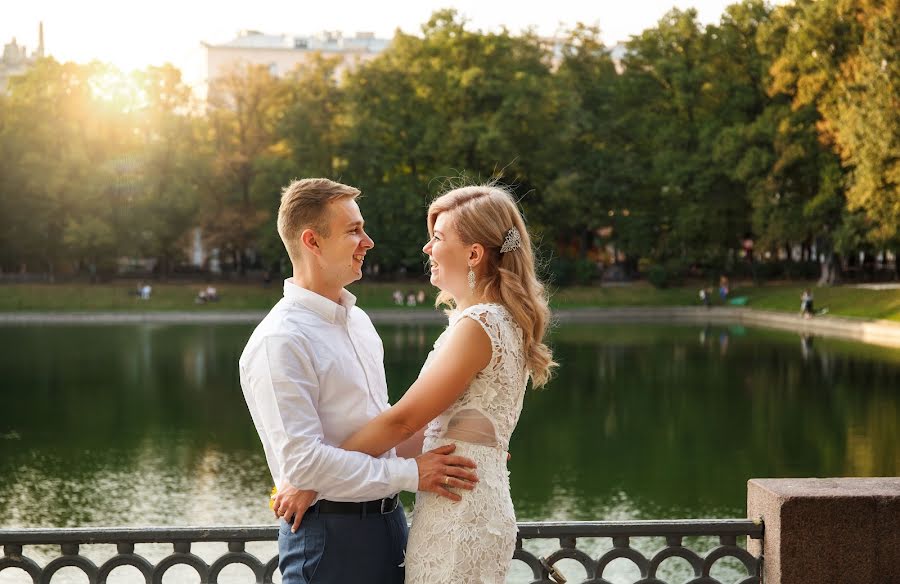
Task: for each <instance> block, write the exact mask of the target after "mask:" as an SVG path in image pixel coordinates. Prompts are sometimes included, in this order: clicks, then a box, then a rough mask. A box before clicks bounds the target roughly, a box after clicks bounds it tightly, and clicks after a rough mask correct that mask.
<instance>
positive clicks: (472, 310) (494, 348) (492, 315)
mask: <svg viewBox="0 0 900 584" xmlns="http://www.w3.org/2000/svg"><path fill="white" fill-rule="evenodd" d="M462 317H468V318H471V319H472V320H474V321H475V322H477V323H478V324H480V325H481V328H482V329H484V332H485V333H486V334H487V336H488V338H489V339H490V340H491V361H490V363H489V364H488V366H487V367H485V368H484V369H483V371H489V370H490V371H496V370H497V369H499V367H500V364H501V363H502V358H501V356H502V354H503V343H502V339H501V324H500V316H499V315H498V314H497V313H496V312H495V310H494V307H492V306H491V305H489V304H476V305H474V306H470V307H469V308H467V309H465V310H464V311H463V312H462V313H461V314H460V318H462Z"/></svg>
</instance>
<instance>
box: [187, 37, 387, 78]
mask: <svg viewBox="0 0 900 584" xmlns="http://www.w3.org/2000/svg"><path fill="white" fill-rule="evenodd" d="M390 42H391V41H390V40H389V39H380V38H376V37H375V35H374V33H370V32H358V33H356V34H355V35H353V36H344V34H343V33H341V32H340V31H324V32H321V33H318V34H314V35H310V36H298V35H290V34H279V35H273V34H265V33H262V32H259V31H255V30H243V31H241V32H240V33H239V34H238V36H237V37H236V38H234V39H233V40H231V41H228V42H226V43H222V44H212V43H206V42H203V43H201V47H202V48H203V51H204V53H205V55H204V57H205V58H204V66H205V71H204V81H205V82H206V83H209V82H210V81H211V80H213V79H216V78H217V77H220V76H221V75H223V74H224V73H225V72H227V71H229V70H231V69H232V68H234V67H235V66H236V65H238V64H251V65H263V66H265V67H268V68H269V71H270V72H271V73H272V74H273V75H276V76H279V77H281V76H284V75H286V74H287V73H288V72H289V71H291V70H292V69H294V68H295V67H296V66H297V65H300V64H302V63H304V62H306V61H307V60H308V59H309V58H310V57H311V56H312V55H313V54H314V53H322V54H323V55H326V56H339V57H341V58H342V59H343V64H344V66H353V65H354V64H357V63H360V62H363V61H366V60H369V59H372V58H374V57H375V56H376V55H378V53H380V52H382V51H383V50H384V49H385V48H387V46H388V45H389V44H390Z"/></svg>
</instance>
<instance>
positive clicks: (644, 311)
mask: <svg viewBox="0 0 900 584" xmlns="http://www.w3.org/2000/svg"><path fill="white" fill-rule="evenodd" d="M366 312H367V314H368V315H369V317H370V318H371V319H372V322H374V323H376V324H441V323H443V322H446V320H445V318H446V317H445V316H444V314H443V313H442V312H440V311H437V310H431V309H374V310H369V311H366ZM266 314H267V312H266V311H261V310H250V311H227V312H226V311H219V312H193V311H191V312H188V311H168V312H166V311H160V312H114V311H98V312H3V313H0V326H3V325H31V324H36V325H71V324H75V325H91V324H94V325H109V324H142V323H158V324H257V323H258V322H259V321H260V320H262V318H263V317H264V316H265V315H266ZM553 319H554V321H555V322H558V323H560V324H573V323H577V324H602V323H629V322H633V323H677V324H704V323H712V324H744V325H750V326H759V327H763V328H771V329H779V330H787V331H793V332H796V333H799V334H813V335H818V336H825V337H839V338H845V339H851V340H855V341H860V342H863V343H870V344H876V345H883V346H888V347H897V348H900V323H895V322H892V321H887V320H866V319H854V318H849V317H842V316H829V315H824V316H816V317H813V318H810V319H804V318H801V317H800V316H799V315H797V314H791V313H785V312H776V311H771V310H758V309H753V308H737V307H735V308H731V307H712V308H704V307H699V306H698V307H693V306H662V307H617V308H565V309H559V310H555V311H554V312H553Z"/></svg>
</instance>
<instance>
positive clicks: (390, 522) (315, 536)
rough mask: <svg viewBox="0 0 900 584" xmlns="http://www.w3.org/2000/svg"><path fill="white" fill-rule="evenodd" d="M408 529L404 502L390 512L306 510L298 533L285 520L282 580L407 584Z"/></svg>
mask: <svg viewBox="0 0 900 584" xmlns="http://www.w3.org/2000/svg"><path fill="white" fill-rule="evenodd" d="M408 530H409V528H408V527H407V524H406V515H405V514H404V513H403V506H402V505H399V506H398V507H397V509H395V510H394V511H392V512H391V513H387V514H385V515H381V514H380V513H374V514H373V513H370V514H368V515H366V516H360V515H336V514H325V513H321V514H320V513H317V512H315V511H312V512H309V513H307V514H306V515H305V516H304V517H303V522H302V523H301V524H300V528H299V529H297V533H291V524H290V523H287V522H286V521H285V520H284V519H282V520H281V524H280V528H279V530H278V567H279V568H280V569H281V582H282V584H313V583H315V584H354V583H357V582H364V583H366V584H403V579H404V568H403V566H402V564H403V557H404V556H403V554H404V550H405V549H406V537H407V533H408Z"/></svg>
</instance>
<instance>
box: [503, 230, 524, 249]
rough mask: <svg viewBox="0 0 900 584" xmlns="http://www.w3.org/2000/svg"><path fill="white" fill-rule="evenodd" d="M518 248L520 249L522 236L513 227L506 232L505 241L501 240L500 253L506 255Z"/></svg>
mask: <svg viewBox="0 0 900 584" xmlns="http://www.w3.org/2000/svg"><path fill="white" fill-rule="evenodd" d="M520 247H522V235H521V234H520V233H519V230H518V229H516V227H515V225H514V226H512V227H510V228H509V231H507V232H506V239H504V240H503V247H501V248H500V253H506V252H508V251H512V250H514V249H519V248H520Z"/></svg>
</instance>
